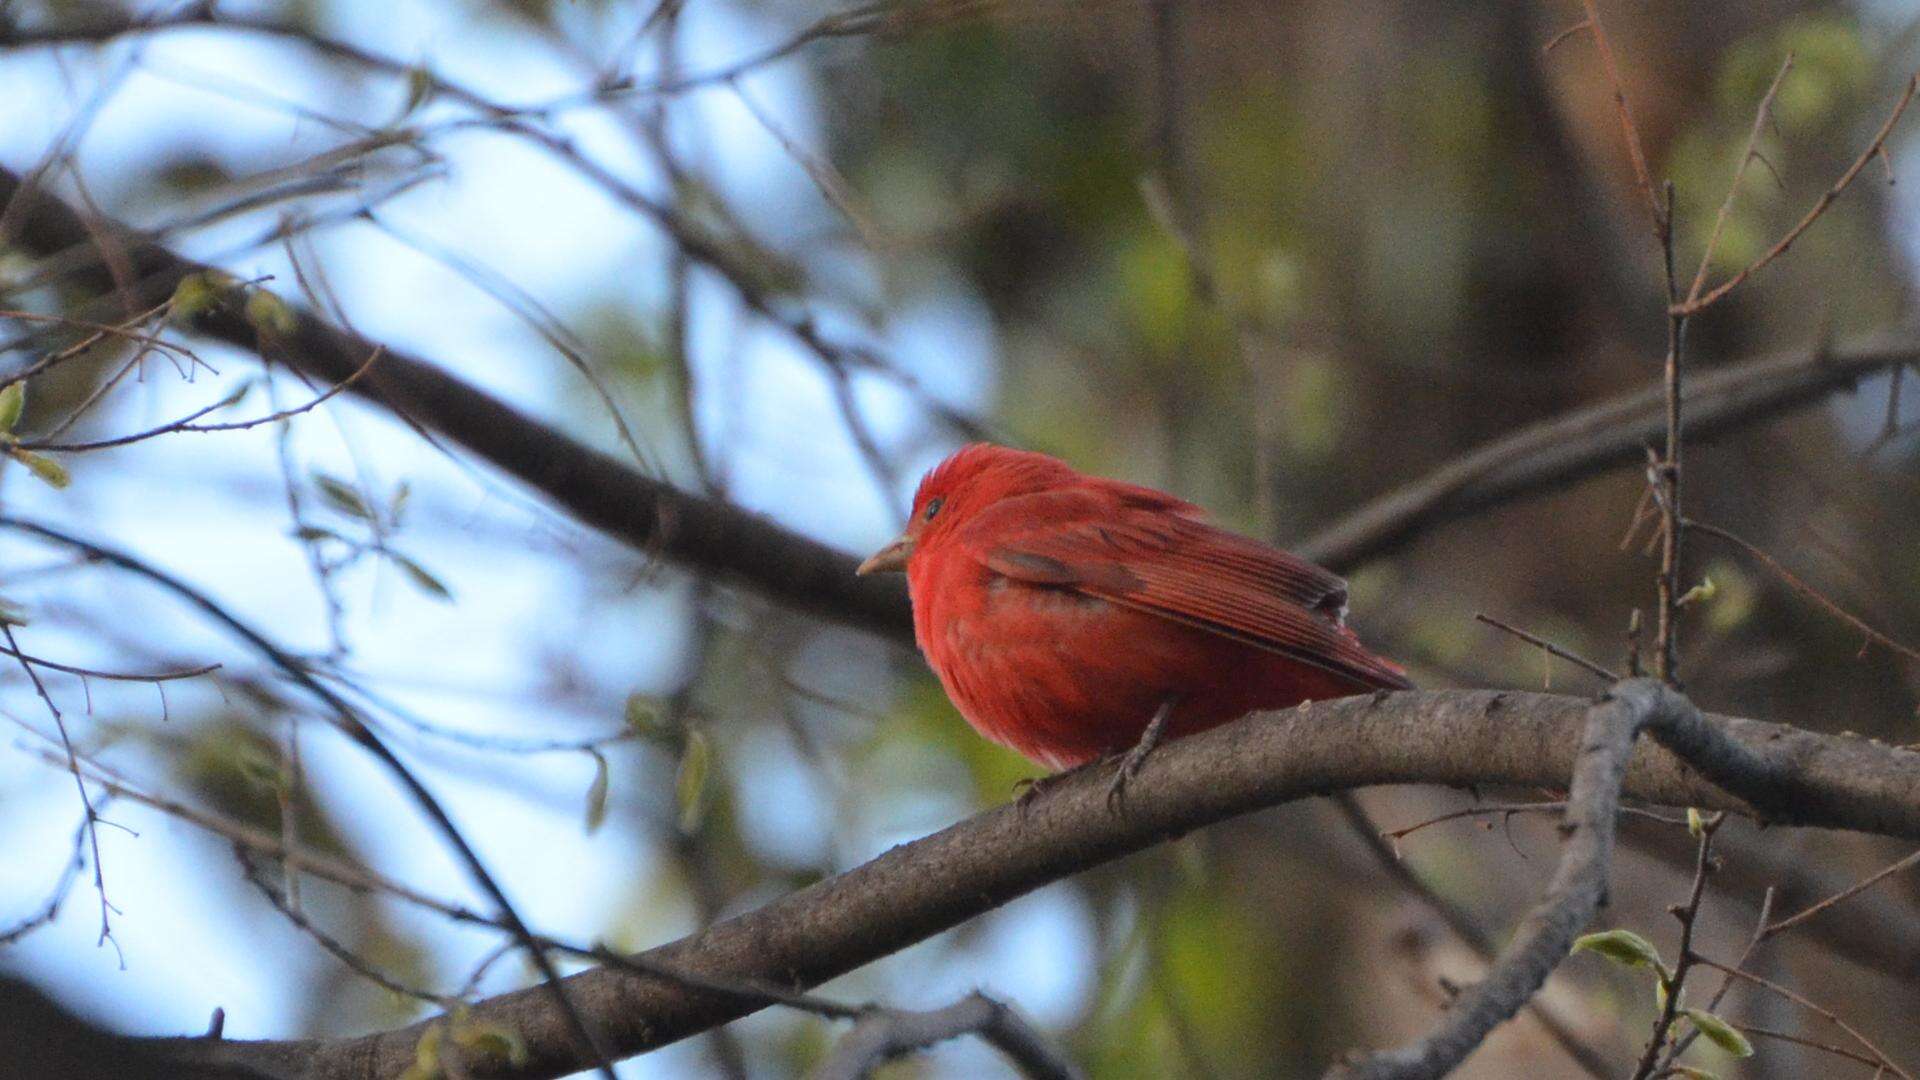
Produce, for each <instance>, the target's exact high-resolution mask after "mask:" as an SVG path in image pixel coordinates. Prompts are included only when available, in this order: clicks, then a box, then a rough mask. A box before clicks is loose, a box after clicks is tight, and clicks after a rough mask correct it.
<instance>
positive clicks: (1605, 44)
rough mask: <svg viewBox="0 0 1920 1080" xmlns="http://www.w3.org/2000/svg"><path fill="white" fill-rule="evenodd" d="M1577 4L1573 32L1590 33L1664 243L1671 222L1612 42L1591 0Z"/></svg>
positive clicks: (1635, 170) (1657, 232) (1636, 174)
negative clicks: (1581, 13) (1581, 15)
mask: <svg viewBox="0 0 1920 1080" xmlns="http://www.w3.org/2000/svg"><path fill="white" fill-rule="evenodd" d="M1581 5H1582V6H1583V7H1585V8H1586V11H1587V18H1586V22H1585V23H1584V24H1583V25H1582V26H1578V27H1575V28H1574V29H1576V30H1578V29H1588V30H1591V31H1593V46H1594V48H1595V49H1597V50H1598V51H1599V53H1600V66H1601V68H1602V69H1604V70H1605V72H1606V76H1607V85H1608V86H1609V87H1610V88H1611V89H1612V92H1613V103H1614V108H1615V110H1616V111H1617V112H1618V113H1619V115H1620V134H1621V135H1622V136H1623V137H1624V139H1625V141H1626V144H1627V159H1628V160H1629V161H1631V162H1632V163H1633V179H1634V183H1635V184H1637V185H1638V186H1639V188H1640V192H1641V194H1643V195H1645V196H1646V198H1647V208H1648V209H1649V210H1650V211H1652V213H1653V228H1654V233H1655V235H1657V236H1659V237H1661V238H1662V239H1663V240H1664V238H1665V237H1666V235H1667V232H1668V231H1669V229H1670V228H1671V223H1670V221H1669V218H1668V214H1667V213H1666V212H1665V211H1663V210H1662V209H1661V206H1660V196H1659V194H1658V193H1657V192H1656V191H1655V189H1654V186H1653V173H1652V172H1651V171H1650V170H1649V169H1648V168H1647V151H1646V146H1645V144H1644V143H1642V142H1641V139H1640V129H1639V127H1638V126H1636V125H1635V124H1634V122H1633V110H1632V109H1631V108H1629V107H1628V106H1627V88H1626V83H1625V82H1624V81H1622V79H1621V78H1620V65H1619V63H1617V62H1616V61H1615V60H1614V57H1613V42H1611V41H1610V40H1608V38H1607V31H1606V28H1605V26H1603V25H1602V24H1601V22H1600V6H1599V4H1598V3H1596V2H1595V0H1581ZM1563 36H1564V35H1563ZM1556 43H1557V42H1556Z"/></svg>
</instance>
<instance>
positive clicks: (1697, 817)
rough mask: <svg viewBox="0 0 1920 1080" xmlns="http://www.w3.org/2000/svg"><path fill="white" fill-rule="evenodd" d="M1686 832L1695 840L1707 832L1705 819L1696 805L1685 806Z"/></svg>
mask: <svg viewBox="0 0 1920 1080" xmlns="http://www.w3.org/2000/svg"><path fill="white" fill-rule="evenodd" d="M1687 832H1688V833H1689V834H1690V835H1692V837H1693V838H1694V839H1695V840H1698V839H1700V838H1701V837H1702V836H1705V835H1706V834H1707V819H1706V818H1705V817H1704V816H1703V815H1702V814H1701V813H1700V808H1699V807H1697V806H1689V807H1687Z"/></svg>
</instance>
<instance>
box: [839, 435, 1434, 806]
mask: <svg viewBox="0 0 1920 1080" xmlns="http://www.w3.org/2000/svg"><path fill="white" fill-rule="evenodd" d="M883 570H905V571H906V573H907V588H908V591H909V592H910V593H911V595H912V598H913V631H914V637H915V639H916V640H918V642H919V644H920V651H921V653H923V654H924V655H925V656H926V658H927V663H928V664H930V665H932V667H933V670H934V672H935V674H937V675H939V676H940V682H941V685H943V686H945V687H946V689H947V694H948V696H949V697H951V698H952V699H953V702H954V704H955V705H957V706H959V709H960V712H961V715H963V716H965V717H966V718H967V722H968V723H970V724H972V725H973V727H974V730H976V731H978V732H979V733H980V734H982V735H984V736H986V737H987V738H989V739H991V740H993V741H994V742H997V743H999V744H1001V745H1003V746H1008V747H1011V748H1013V749H1014V750H1017V751H1019V752H1020V753H1022V754H1024V755H1026V756H1027V757H1029V758H1032V759H1033V760H1034V761H1037V762H1039V763H1041V764H1043V765H1046V766H1048V767H1049V768H1053V769H1069V768H1073V767H1075V766H1079V765H1084V764H1087V763H1089V762H1092V761H1097V760H1099V759H1101V758H1103V757H1105V756H1107V755H1109V754H1114V753H1118V752H1120V751H1123V750H1128V749H1129V748H1132V752H1131V753H1129V754H1128V756H1127V759H1126V761H1125V762H1124V763H1123V765H1122V767H1121V769H1120V771H1119V773H1117V774H1116V775H1115V777H1114V788H1113V792H1114V794H1116V795H1117V794H1118V793H1119V792H1120V790H1121V789H1122V788H1123V787H1124V785H1125V784H1126V782H1127V780H1128V779H1129V778H1131V776H1132V775H1133V774H1134V773H1135V772H1137V771H1138V770H1139V768H1140V765H1141V763H1142V762H1143V761H1144V760H1145V757H1146V755H1147V753H1148V752H1149V751H1150V750H1151V749H1152V748H1153V746H1154V744H1155V743H1156V742H1158V741H1159V739H1160V738H1161V737H1162V736H1165V737H1168V738H1177V737H1179V736H1182V735H1190V734H1192V733H1194V732H1197V731H1204V730H1206V729H1207V728H1210V727H1214V726H1216V725H1219V724H1223V723H1225V722H1226V721H1228V720H1232V719H1234V718H1236V717H1239V716H1242V715H1244V714H1246V713H1249V712H1252V711H1254V710H1256V709H1280V708H1287V707H1289V706H1293V705H1297V704H1299V703H1301V702H1303V701H1318V700H1324V699H1326V698H1335V697H1346V696H1348V695H1352V694H1362V693H1366V692H1368V691H1371V690H1378V689H1393V690H1399V689H1406V688H1409V687H1411V686H1412V685H1413V684H1412V683H1410V682H1409V681H1408V680H1407V677H1406V672H1405V671H1403V670H1402V669H1401V668H1400V667H1399V666H1398V665H1396V664H1393V663H1391V662H1389V661H1387V660H1383V659H1381V658H1380V657H1377V656H1375V655H1373V654H1372V653H1370V652H1368V651H1367V650H1366V649H1365V648H1364V647H1362V646H1361V644H1360V642H1359V639H1358V638H1356V637H1355V636H1354V634H1353V631H1351V630H1349V629H1347V626H1346V623H1345V615H1346V605H1347V587H1346V582H1344V581H1342V580H1341V579H1340V578H1339V577H1337V576H1335V575H1333V574H1331V573H1329V572H1327V571H1325V570H1322V569H1321V568H1319V567H1317V566H1314V565H1313V564H1311V563H1309V562H1306V561H1305V560H1303V559H1299V558H1296V557H1295V556H1293V555H1289V554H1287V553H1286V552H1284V551H1281V550H1279V549H1278V548H1274V547H1271V546H1269V545H1267V544H1263V543H1261V542H1259V541H1257V540H1250V539H1248V538H1246V537H1244V536H1239V535H1237V534H1235V533H1231V532H1227V531H1225V530H1223V529H1219V528H1215V527H1214V526H1212V525H1209V524H1207V523H1206V521H1205V520H1204V512H1203V511H1202V510H1201V509H1200V508H1199V507H1197V506H1194V505H1193V504H1191V503H1188V502H1184V501H1182V500H1180V499H1176V498H1174V497H1173V496H1171V495H1168V494H1165V493H1163V492H1159V491H1155V490H1153V489H1152V488H1146V487H1140V486H1138V485H1135V484H1127V483H1122V482H1120V481H1117V480H1105V479H1101V478H1099V477H1094V476H1087V475H1085V474H1083V473H1079V472H1076V471H1075V470H1074V469H1072V468H1071V467H1070V466H1068V465H1067V464H1066V463H1064V462H1062V461H1059V460H1057V459H1055V458H1051V457H1048V456H1046V455H1045V454H1036V453H1032V452H1029V451H1025V450H1009V449H1007V448H1006V447H1002V446H993V445H991V444H987V443H975V444H974V445H971V446H967V447H964V448H962V449H961V450H959V451H957V452H956V453H954V454H953V456H951V457H949V458H947V460H945V461H943V462H941V463H940V464H939V465H938V466H936V467H935V468H934V469H933V471H932V472H929V473H928V474H927V475H926V477H925V478H924V479H922V480H921V481H920V489H919V491H918V492H917V493H916V494H915V495H914V497H913V516H912V519H911V520H910V522H909V524H908V525H907V531H906V532H905V533H904V534H902V535H901V536H900V538H899V539H897V540H895V541H894V542H893V543H891V544H888V545H887V546H886V547H884V548H882V549H880V550H879V551H878V552H876V553H875V554H874V555H873V557H872V558H870V559H868V560H867V561H866V562H864V563H862V564H861V565H860V570H859V572H860V573H862V574H871V573H875V572H877V571H883Z"/></svg>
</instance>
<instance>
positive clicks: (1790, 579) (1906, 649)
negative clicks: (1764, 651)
mask: <svg viewBox="0 0 1920 1080" xmlns="http://www.w3.org/2000/svg"><path fill="white" fill-rule="evenodd" d="M1681 527H1682V528H1685V529H1688V530H1690V531H1693V532H1700V533H1705V534H1707V535H1708V536H1712V537H1717V538H1718V539H1721V540H1725V541H1726V542H1727V543H1729V544H1732V545H1733V546H1735V547H1737V548H1739V549H1740V550H1742V551H1744V552H1746V553H1747V554H1748V555H1751V556H1753V557H1754V559H1756V560H1758V561H1759V562H1760V563H1761V565H1763V566H1765V567H1766V568H1767V569H1769V570H1771V571H1773V572H1774V574H1776V575H1777V576H1778V577H1779V578H1780V580H1782V581H1784V582H1786V583H1787V585H1788V586H1789V587H1790V588H1792V589H1793V591H1795V592H1797V593H1799V594H1800V595H1802V596H1804V597H1806V598H1807V599H1809V600H1812V601H1813V602H1814V603H1816V604H1818V605H1820V606H1821V607H1823V608H1825V609H1826V610H1827V611H1828V612H1830V613H1831V614H1832V615H1833V616H1834V617H1835V618H1837V619H1839V620H1840V621H1842V622H1844V623H1846V624H1847V625H1848V626H1851V627H1853V628H1854V629H1855V630H1858V631H1860V633H1862V634H1864V635H1865V636H1866V637H1867V639H1868V640H1870V641H1873V642H1877V643H1878V644H1880V645H1881V646H1883V647H1885V648H1887V649H1889V650H1891V651H1893V652H1896V653H1898V654H1900V655H1901V656H1904V657H1906V658H1907V659H1909V660H1920V650H1916V649H1914V648H1912V647H1911V646H1908V645H1903V644H1901V643H1900V642H1898V641H1895V640H1894V639H1893V638H1891V637H1888V636H1887V635H1886V634H1884V633H1881V632H1880V631H1878V630H1876V629H1874V628H1873V627H1871V626H1869V625H1867V623H1866V622H1865V621H1864V620H1862V619H1861V618H1860V617H1859V616H1857V615H1855V614H1853V613H1852V612H1850V611H1848V610H1847V609H1845V608H1843V607H1841V606H1840V605H1839V604H1836V603H1834V602H1833V601H1832V600H1830V599H1828V598H1827V596H1826V594H1824V593H1822V592H1821V591H1820V590H1818V589H1816V588H1814V587H1813V586H1811V585H1809V584H1807V583H1806V582H1804V581H1802V580H1800V578H1799V577H1798V576H1796V575H1795V574H1794V573H1793V571H1791V570H1788V569H1787V568H1786V566H1785V565H1783V564H1782V563H1781V562H1780V560H1778V559H1776V558H1774V557H1773V556H1771V555H1769V554H1767V553H1766V552H1765V551H1763V550H1761V549H1760V548H1759V547H1757V546H1755V545H1754V544H1753V543H1751V542H1749V541H1747V540H1745V539H1742V538H1741V537H1739V536H1737V535H1735V534H1734V533H1731V532H1728V531H1727V530H1725V529H1722V528H1720V527H1719V526H1717V525H1709V524H1707V523H1706V522H1704V521H1695V520H1693V519H1692V518H1685V519H1683V520H1682V521H1681Z"/></svg>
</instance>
